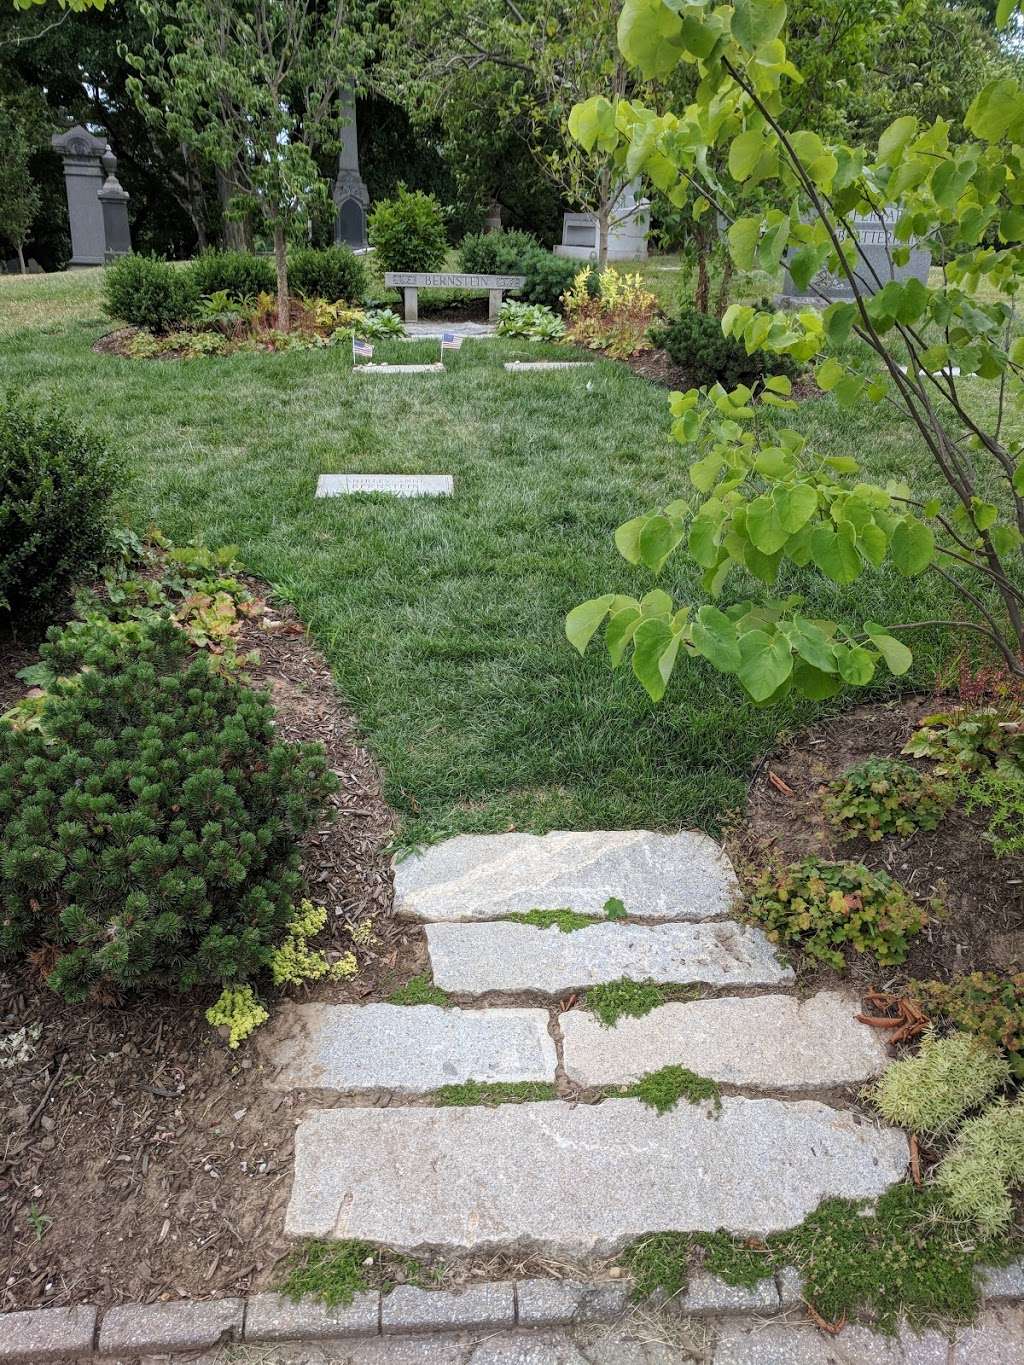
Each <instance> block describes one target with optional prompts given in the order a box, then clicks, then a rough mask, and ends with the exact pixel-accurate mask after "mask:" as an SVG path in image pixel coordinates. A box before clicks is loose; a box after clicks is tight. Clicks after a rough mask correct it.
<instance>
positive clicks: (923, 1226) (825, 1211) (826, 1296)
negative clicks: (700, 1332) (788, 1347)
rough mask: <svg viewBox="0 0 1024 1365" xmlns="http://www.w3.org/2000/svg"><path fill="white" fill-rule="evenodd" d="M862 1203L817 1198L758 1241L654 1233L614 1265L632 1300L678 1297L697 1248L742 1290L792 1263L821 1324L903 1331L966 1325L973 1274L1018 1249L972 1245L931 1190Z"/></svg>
mask: <svg viewBox="0 0 1024 1365" xmlns="http://www.w3.org/2000/svg"><path fill="white" fill-rule="evenodd" d="M867 1207H868V1206H866V1205H864V1204H862V1203H858V1202H856V1201H851V1200H844V1199H829V1200H826V1201H825V1202H824V1203H822V1204H820V1205H819V1206H818V1208H817V1209H816V1210H815V1211H814V1213H812V1214H811V1215H810V1216H809V1217H808V1218H806V1219H805V1220H804V1222H803V1223H802V1224H801V1225H800V1227H798V1228H794V1229H793V1230H792V1231H790V1232H782V1233H777V1234H775V1235H774V1236H772V1237H769V1238H767V1239H766V1240H765V1241H764V1242H754V1241H752V1240H751V1239H746V1240H742V1241H741V1240H738V1239H735V1238H733V1237H731V1236H730V1235H729V1234H728V1233H725V1232H716V1233H713V1234H710V1235H708V1234H688V1233H667V1232H665V1233H655V1234H652V1235H651V1236H649V1237H641V1238H640V1239H639V1240H638V1241H636V1242H634V1243H633V1244H632V1246H630V1247H628V1248H627V1249H626V1251H625V1252H624V1253H623V1255H622V1262H623V1264H624V1266H626V1268H627V1269H628V1270H629V1272H630V1274H631V1275H632V1277H633V1294H634V1297H635V1298H637V1299H642V1298H646V1297H647V1296H648V1295H650V1294H652V1293H653V1292H654V1291H655V1290H662V1291H664V1292H665V1293H666V1294H670V1295H671V1294H677V1293H679V1292H680V1291H681V1290H682V1289H684V1288H685V1286H686V1281H687V1276H688V1273H689V1267H690V1265H691V1263H692V1262H693V1260H694V1259H695V1257H696V1255H697V1253H698V1252H702V1253H703V1255H702V1262H703V1265H704V1268H705V1269H707V1270H709V1271H711V1272H712V1273H713V1274H715V1275H718V1276H720V1277H721V1278H722V1279H723V1280H725V1281H726V1282H727V1283H729V1284H735V1285H745V1286H748V1287H749V1286H753V1285H754V1284H756V1283H757V1282H758V1280H761V1279H763V1278H764V1277H765V1276H766V1275H770V1274H772V1273H773V1272H774V1271H775V1270H778V1269H781V1267H783V1266H786V1265H792V1266H796V1268H797V1269H798V1270H799V1271H800V1273H801V1275H802V1276H803V1279H804V1293H805V1295H806V1297H807V1300H808V1302H809V1303H810V1304H812V1305H813V1307H814V1309H815V1311H816V1312H818V1313H819V1314H820V1315H821V1316H822V1317H823V1318H824V1319H825V1320H826V1321H828V1322H838V1321H839V1320H840V1319H842V1318H852V1317H853V1316H854V1315H855V1314H856V1313H864V1312H871V1313H873V1314H874V1315H875V1316H876V1319H877V1326H878V1328H879V1330H880V1331H882V1332H886V1333H893V1332H895V1330H896V1328H897V1326H898V1323H899V1320H900V1319H901V1318H906V1319H907V1321H908V1322H909V1323H910V1325H911V1326H912V1327H922V1326H925V1325H929V1324H935V1323H936V1322H941V1323H945V1324H953V1323H958V1322H967V1321H970V1320H971V1319H972V1318H973V1317H974V1316H975V1314H976V1312H977V1309H978V1305H979V1292H978V1286H977V1283H976V1271H977V1268H978V1267H979V1266H981V1265H1005V1264H1006V1263H1007V1262H1008V1261H1010V1260H1012V1259H1013V1258H1014V1257H1015V1256H1018V1255H1020V1254H1021V1251H1022V1249H1024V1240H1022V1239H1021V1238H1020V1237H1019V1236H1018V1237H1016V1238H1010V1237H1007V1238H1006V1239H1003V1240H998V1241H991V1242H987V1243H978V1242H977V1240H976V1239H974V1238H972V1237H971V1236H970V1235H969V1229H968V1230H965V1227H964V1224H963V1223H962V1222H958V1221H957V1220H955V1219H954V1218H952V1216H951V1215H950V1212H949V1208H948V1205H947V1204H946V1202H945V1200H944V1198H943V1196H942V1194H941V1192H940V1191H939V1190H937V1189H936V1188H935V1187H934V1186H932V1187H925V1188H924V1189H921V1190H918V1189H915V1187H914V1186H913V1185H911V1184H909V1183H905V1184H901V1185H896V1186H895V1187H894V1188H893V1189H891V1190H889V1191H888V1192H887V1193H886V1194H884V1195H883V1196H882V1198H881V1199H879V1201H878V1204H877V1206H876V1208H875V1211H874V1213H870V1212H867Z"/></svg>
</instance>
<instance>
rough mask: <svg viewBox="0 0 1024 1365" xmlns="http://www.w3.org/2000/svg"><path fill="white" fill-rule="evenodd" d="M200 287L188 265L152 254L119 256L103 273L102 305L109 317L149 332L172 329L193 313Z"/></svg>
mask: <svg viewBox="0 0 1024 1365" xmlns="http://www.w3.org/2000/svg"><path fill="white" fill-rule="evenodd" d="M198 306H199V290H198V288H197V287H196V281H195V277H194V275H193V273H192V271H191V269H189V268H187V267H178V266H173V265H171V264H170V262H169V261H161V260H159V259H157V257H155V256H136V255H130V256H122V257H121V258H120V260H117V261H115V262H114V264H113V265H111V266H108V267H107V269H106V271H105V273H104V276H103V307H104V310H105V311H106V312H107V313H108V314H109V315H110V317H112V318H117V319H119V320H120V321H121V322H127V323H130V324H131V325H132V326H133V327H148V328H149V330H150V331H151V332H171V331H174V329H175V328H177V327H180V326H181V325H182V323H184V322H188V321H189V320H190V319H191V318H192V317H194V316H195V313H196V310H197V308H198Z"/></svg>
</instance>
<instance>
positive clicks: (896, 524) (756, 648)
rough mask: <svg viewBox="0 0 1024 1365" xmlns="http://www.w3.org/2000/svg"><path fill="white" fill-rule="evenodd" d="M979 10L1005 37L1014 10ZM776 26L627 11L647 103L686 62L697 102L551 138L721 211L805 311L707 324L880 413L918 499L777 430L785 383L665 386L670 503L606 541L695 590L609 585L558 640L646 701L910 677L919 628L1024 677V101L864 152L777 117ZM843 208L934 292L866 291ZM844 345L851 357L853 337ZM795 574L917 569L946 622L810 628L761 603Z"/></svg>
mask: <svg viewBox="0 0 1024 1365" xmlns="http://www.w3.org/2000/svg"><path fill="white" fill-rule="evenodd" d="M998 8H999V17H1000V19H1001V20H1002V21H1003V22H1005V21H1006V19H1007V17H1008V15H1009V13H1010V12H1011V11H1012V10H1013V9H1014V8H1015V6H1014V5H1013V4H1012V3H1007V0H1003V3H1001V4H1000V5H999V7H998ZM785 27H786V6H785V4H784V3H783V0H736V3H735V4H733V5H719V4H716V3H715V2H714V0H684V2H683V3H679V0H624V3H623V5H622V11H621V15H620V18H619V20H618V42H619V48H620V51H621V54H622V57H623V59H624V62H625V64H626V66H627V67H628V68H630V69H631V71H632V72H633V74H634V75H636V76H637V77H639V78H640V79H641V80H642V81H653V82H657V84H656V85H654V86H653V87H647V88H648V89H650V88H654V89H657V90H671V89H673V88H679V84H678V83H676V82H675V80H674V78H675V76H676V73H677V68H679V69H680V70H682V71H684V72H687V73H688V72H689V71H690V70H691V69H692V71H693V73H694V75H695V77H696V80H695V81H693V80H690V78H689V76H688V75H687V80H686V82H685V85H686V87H687V88H691V89H693V90H694V92H695V93H694V99H693V102H692V103H691V104H690V105H688V106H687V107H686V108H685V109H681V110H680V111H678V112H675V111H667V112H659V111H658V110H656V109H654V108H652V107H650V106H648V105H646V104H644V103H642V102H641V100H639V99H637V100H630V99H624V98H620V97H619V96H618V95H616V96H615V97H614V98H611V99H609V98H605V97H603V96H594V97H592V98H591V99H588V100H587V101H585V102H584V103H582V104H579V105H577V106H576V107H575V108H574V110H573V114H572V118H571V120H570V125H569V126H570V130H571V132H572V135H573V136H574V137H575V139H576V140H577V142H579V143H580V145H581V146H582V147H583V149H584V150H587V151H593V153H594V155H595V156H596V157H598V158H600V159H601V160H602V163H607V161H608V160H609V159H611V160H612V161H613V163H614V164H615V165H616V166H618V167H620V168H621V172H622V174H623V176H624V177H628V176H633V175H636V174H643V175H646V176H647V177H648V178H649V179H650V181H651V182H652V183H653V185H654V187H655V188H656V189H657V190H659V191H660V192H661V193H663V194H664V195H666V196H667V197H668V199H669V200H670V201H671V202H672V203H674V204H678V205H683V204H684V203H688V204H691V205H692V211H693V214H694V215H695V216H696V217H698V218H699V217H701V216H703V215H705V214H711V213H715V214H720V215H721V218H722V221H723V223H724V224H726V225H727V236H728V242H729V247H730V251H731V254H732V258H733V260H734V263H735V265H736V267H737V268H738V269H739V270H743V271H746V270H751V269H755V268H756V269H760V270H764V271H768V272H774V271H776V270H778V269H779V268H780V267H781V265H782V263H783V259H784V258H785V259H786V262H787V264H788V268H789V270H790V273H791V275H792V277H793V279H794V280H795V282H796V284H797V286H798V287H799V288H800V289H803V290H806V291H807V292H808V293H809V294H811V295H815V294H819V296H820V297H821V301H822V302H823V303H826V304H827V306H826V307H825V308H824V310H823V311H819V309H818V308H816V307H808V308H805V309H802V310H798V311H792V312H788V311H787V312H781V311H780V312H771V311H767V310H762V309H757V308H753V307H749V306H746V305H742V306H741V305H737V304H734V305H732V306H731V307H730V308H729V309H728V310H727V311H726V313H725V315H724V317H723V319H722V330H723V332H724V333H725V334H726V335H727V336H730V337H734V338H737V339H739V340H741V341H742V342H743V344H744V346H745V347H746V349H747V350H748V351H749V352H751V353H753V352H755V351H758V350H763V351H767V352H770V353H773V354H781V355H788V356H790V357H792V358H793V359H794V360H796V361H799V362H812V361H813V362H815V363H816V366H817V368H816V378H817V382H818V385H819V387H820V388H821V389H823V390H825V391H826V392H827V393H828V394H830V395H831V397H832V400H834V401H835V402H836V403H837V404H838V405H839V406H840V407H841V408H855V407H857V406H858V405H861V404H864V403H885V404H888V405H891V406H892V407H893V408H894V411H895V412H897V413H898V414H899V419H900V420H902V421H904V422H905V423H906V425H907V429H908V430H909V431H912V432H913V434H914V439H915V441H916V442H917V444H918V445H919V446H920V447H921V449H922V451H923V452H924V453H925V455H926V457H927V465H926V470H925V472H922V473H915V474H914V475H913V480H914V482H913V485H911V484H910V483H908V482H903V481H899V480H897V481H893V482H891V483H880V482H878V481H877V480H875V479H873V478H871V477H870V475H869V474H868V473H867V472H866V471H864V470H863V469H862V468H861V464H860V461H859V459H858V452H857V451H856V450H844V449H843V448H842V447H841V445H840V446H838V447H832V448H825V449H819V448H817V447H816V445H815V443H814V441H813V439H812V438H811V437H810V436H809V435H808V434H807V433H806V432H805V431H800V430H797V429H795V428H792V427H788V426H786V425H785V417H784V413H785V411H786V409H787V408H790V407H791V406H792V404H791V403H790V401H789V397H788V395H789V384H788V382H787V381H786V379H785V378H784V377H780V378H777V379H768V380H766V381H765V383H764V386H763V387H759V388H758V390H757V392H755V391H754V390H753V389H752V388H751V387H750V386H746V385H738V386H735V387H734V388H733V389H732V390H731V391H726V390H725V388H723V387H722V386H720V385H713V386H711V387H710V388H705V389H697V388H694V389H691V390H690V391H689V392H687V393H677V394H674V395H672V398H671V412H672V419H673V423H672V434H673V436H674V438H675V439H676V440H677V441H678V442H679V443H680V445H682V446H683V447H685V448H686V450H687V451H688V452H690V467H689V479H688V483H689V487H682V488H680V496H679V497H678V498H677V499H675V500H673V501H671V502H669V503H668V504H667V505H666V506H662V507H656V508H653V509H648V510H646V511H642V514H641V515H639V516H637V517H635V518H633V519H632V520H631V521H629V522H627V523H626V524H625V525H624V526H621V527H620V528H619V530H618V532H617V533H616V544H617V545H618V548H619V550H620V552H621V553H622V554H623V555H624V557H625V558H626V559H627V560H628V561H629V562H630V563H632V564H635V565H642V566H643V567H644V568H645V569H646V570H648V571H650V572H651V573H653V574H659V573H661V572H662V571H663V570H664V569H665V567H666V565H667V564H668V563H669V561H670V559H671V557H672V556H673V555H674V554H677V553H679V554H682V555H685V556H686V558H687V559H688V560H689V561H690V562H691V564H693V565H695V566H696V567H697V569H698V571H699V572H700V573H701V574H702V575H703V576H702V579H701V584H702V589H703V592H702V595H701V596H700V597H698V598H697V599H696V600H687V601H683V602H682V603H680V602H677V601H675V600H674V598H673V597H672V595H671V594H670V593H669V592H667V591H664V590H662V589H655V590H654V591H651V592H648V593H647V595H646V596H644V597H632V596H625V595H621V594H618V593H607V594H605V595H603V596H601V597H597V598H595V599H593V600H592V601H589V602H586V603H583V604H582V605H580V606H579V607H577V608H576V609H575V610H574V611H573V612H572V613H571V614H570V616H569V618H568V621H567V632H568V635H569V639H570V641H571V642H572V644H573V645H575V646H576V647H577V648H578V649H580V650H581V651H582V650H584V649H585V648H586V646H587V643H588V641H589V640H590V639H591V637H592V636H593V635H594V633H595V631H597V630H598V628H599V627H600V626H601V625H602V624H606V626H607V643H608V649H609V652H610V654H611V658H612V662H613V663H614V664H621V663H622V662H623V661H624V660H625V659H626V658H627V657H631V660H632V667H633V671H634V672H635V674H636V675H637V677H638V679H639V680H640V682H641V683H642V684H643V686H644V687H645V688H646V689H647V691H648V692H649V693H650V695H651V696H652V697H653V698H655V699H658V698H660V697H661V696H662V695H663V694H664V691H665V688H666V685H667V683H668V680H669V678H670V676H671V674H672V672H673V669H674V668H675V667H676V665H677V664H678V663H679V662H680V661H681V660H682V659H685V658H701V659H704V660H706V661H708V662H709V663H710V664H711V665H712V666H713V667H714V668H717V669H719V670H721V671H722V672H725V673H729V674H732V675H734V676H735V677H736V678H737V680H738V682H739V684H740V686H741V687H742V688H743V689H744V690H745V691H746V693H747V694H748V696H749V697H750V698H752V699H753V701H755V702H757V703H767V702H770V701H774V700H776V699H779V698H782V697H784V696H785V695H786V694H787V693H788V692H789V691H790V690H791V689H796V690H797V691H798V692H800V693H803V694H804V695H805V696H808V697H811V698H815V699H817V698H824V697H828V696H831V695H832V694H834V693H836V692H838V691H840V690H841V689H842V688H843V687H844V686H845V685H853V686H863V685H865V684H867V683H869V682H870V681H871V679H872V678H873V677H874V675H875V672H876V670H877V669H879V667H884V668H887V669H888V670H889V671H891V672H892V673H895V674H902V673H905V672H906V671H907V669H908V668H909V667H910V665H911V662H912V656H911V652H910V649H909V648H908V646H907V645H906V644H905V643H904V641H903V636H904V634H906V633H908V632H910V631H912V630H914V629H917V628H920V627H922V626H925V625H927V626H929V627H932V628H936V627H941V626H943V625H945V626H946V627H947V628H949V629H950V630H954V631H958V632H959V631H969V632H971V633H973V634H975V635H978V636H980V637H982V639H984V640H985V641H987V643H988V645H990V646H991V647H992V648H993V649H994V650H995V651H996V652H997V653H998V654H999V656H1000V657H1001V660H1002V662H1003V664H1004V665H1005V666H1006V668H1007V669H1008V670H1009V671H1010V672H1011V673H1013V674H1014V675H1016V676H1018V677H1019V676H1024V576H1022V575H1021V573H1020V568H1021V562H1022V558H1024V555H1022V550H1024V534H1022V530H1024V445H1022V442H1021V439H1020V436H1019V433H1018V430H1017V427H1016V425H1015V424H1014V423H1008V422H1007V421H1006V420H1005V415H1006V412H1007V409H1008V405H1009V404H1011V403H1012V402H1013V401H1014V400H1015V399H1016V398H1017V397H1018V396H1019V394H1020V381H1021V376H1022V374H1024V338H1017V339H1016V340H1015V339H1014V336H1013V325H1012V319H1013V311H1012V296H1013V295H1014V294H1015V293H1016V292H1017V290H1018V289H1019V287H1020V285H1021V283H1022V282H1024V249H1022V247H1024V89H1022V88H1021V86H1020V85H1019V84H1018V83H1017V82H1016V81H1015V80H1014V79H1012V78H1010V77H1007V76H1000V77H998V78H996V79H993V80H992V81H990V82H989V83H988V84H987V85H985V86H984V87H983V88H982V89H981V90H979V91H978V94H977V96H976V98H975V99H974V101H973V102H972V104H971V105H970V108H969V109H968V110H967V113H966V116H965V118H964V122H963V126H962V127H951V126H950V124H949V123H948V122H947V121H946V120H944V119H942V118H937V119H934V120H933V121H931V122H928V123H923V122H922V121H921V120H920V119H918V118H916V117H915V116H913V115H912V114H904V115H902V116H901V117H899V118H897V119H895V120H894V121H893V122H892V123H891V124H890V126H889V127H888V128H886V129H885V130H884V132H883V133H882V135H881V137H880V138H879V140H878V142H877V144H875V145H874V146H871V147H859V146H849V145H846V144H843V143H840V142H830V141H826V140H825V139H824V138H822V137H821V136H820V135H819V134H818V133H816V132H815V131H814V130H812V129H807V128H792V127H789V128H786V127H785V126H784V124H785V121H786V120H785V109H786V104H787V99H788V96H789V92H790V90H791V89H793V88H794V84H795V83H799V81H800V80H801V76H800V73H799V71H798V70H797V69H796V67H795V66H794V65H793V63H792V62H791V60H790V59H789V57H788V55H787V51H786V42H785ZM619 88H620V89H621V86H620V87H619ZM716 166H721V168H722V170H721V174H718V173H717V172H715V171H714V170H713V169H712V168H713V167H716ZM852 215H874V216H876V217H877V218H878V221H879V224H880V229H881V228H885V229H886V230H887V231H888V232H889V233H890V234H891V239H892V244H893V249H892V258H893V262H894V264H896V265H900V264H904V263H906V261H907V260H908V258H909V253H910V243H911V241H912V240H915V241H917V242H919V243H921V244H922V245H924V246H933V247H936V248H938V246H939V244H941V249H942V252H943V257H944V266H943V270H942V272H941V275H940V276H939V277H938V279H937V281H936V283H934V284H931V283H929V284H924V283H922V282H921V281H920V280H919V279H916V278H907V279H901V280H898V279H894V278H893V279H883V278H882V277H880V275H879V274H878V272H877V271H876V270H875V268H874V266H873V265H872V263H871V261H870V259H869V258H868V256H867V254H866V253H865V252H864V250H863V248H862V247H861V245H860V244H859V241H858V238H857V236H856V234H855V233H854V232H852V231H851V230H850V218H851V216H852ZM822 270H827V271H830V272H831V273H833V274H834V275H838V276H839V277H840V278H841V279H842V280H843V282H844V284H845V286H846V287H847V288H848V291H849V293H850V295H851V297H850V298H847V299H842V300H839V301H834V302H829V301H828V296H827V295H822V294H821V293H820V291H819V290H818V288H817V285H816V279H817V277H818V275H819V272H820V271H822ZM851 337H852V338H855V339H856V340H857V341H858V342H860V343H861V344H860V345H859V346H856V347H853V346H850V345H848V344H847V343H848V342H849V340H850V338H851ZM968 378H970V379H971V380H972V383H973V386H974V388H982V389H984V387H985V386H990V393H991V399H989V397H988V396H982V398H981V401H975V397H974V395H973V394H972V396H971V398H970V399H968V397H967V395H966V392H965V386H964V383H963V381H964V380H966V379H968ZM765 405H771V406H774V407H775V408H776V409H781V413H780V414H779V415H780V417H781V420H780V421H767V420H759V416H760V415H761V414H760V410H761V409H763V407H764V406H765ZM794 569H796V570H806V571H807V573H808V575H810V574H814V575H817V576H819V577H821V578H824V579H825V580H826V581H827V583H829V584H836V585H838V586H840V587H844V586H846V585H848V584H851V583H854V582H856V580H857V579H859V578H860V577H861V576H862V575H865V574H872V573H878V572H881V573H886V574H890V575H896V576H897V577H904V578H907V579H914V578H917V577H918V576H919V575H921V574H925V573H928V574H931V575H933V576H934V577H935V578H936V579H938V580H939V581H940V582H939V587H940V590H941V594H942V595H943V596H947V597H948V596H952V597H954V598H959V605H960V607H961V608H962V609H961V610H959V611H954V612H953V613H952V614H951V615H950V617H949V619H948V620H945V621H943V620H938V621H927V622H926V621H924V620H921V619H909V620H905V619H897V620H895V621H890V622H878V621H873V620H869V621H860V620H856V619H818V617H817V614H816V613H814V612H810V611H807V610H806V609H805V608H804V606H803V603H802V601H801V599H800V598H799V597H795V596H781V595H780V594H779V592H778V590H777V589H776V584H778V583H779V581H780V579H781V580H782V581H784V582H785V581H787V580H791V579H792V576H793V570H794ZM741 570H742V571H744V572H743V575H742V577H743V579H745V580H749V578H753V579H754V580H756V581H757V582H759V583H760V584H761V585H762V587H761V589H759V595H758V597H757V599H756V600H754V601H746V600H740V601H737V600H735V598H730V597H725V596H724V595H725V594H726V593H727V591H728V590H729V587H730V584H731V582H733V581H734V580H735V579H736V577H737V576H739V575H740V571H741ZM748 591H749V590H748V589H746V588H741V590H740V596H741V597H743V596H746V594H747V593H748ZM829 595H831V594H829ZM723 601H724V605H722V602H723Z"/></svg>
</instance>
